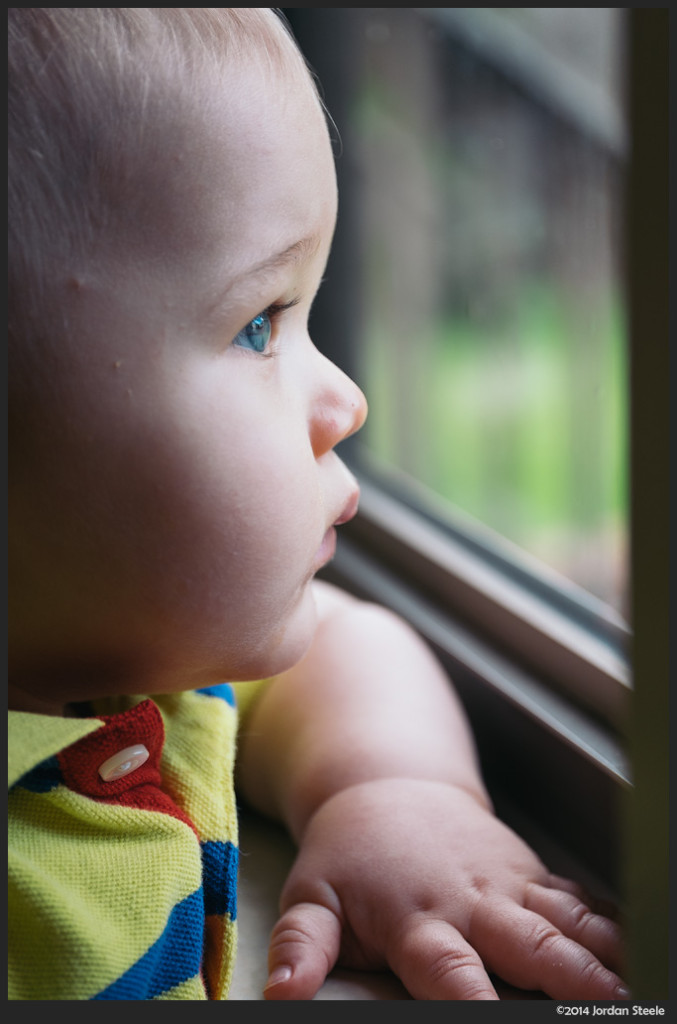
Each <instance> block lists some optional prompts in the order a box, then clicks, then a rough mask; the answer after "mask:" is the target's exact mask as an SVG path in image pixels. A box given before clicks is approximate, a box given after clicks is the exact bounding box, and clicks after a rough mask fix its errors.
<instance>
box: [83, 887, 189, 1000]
mask: <svg viewBox="0 0 677 1024" xmlns="http://www.w3.org/2000/svg"><path fill="white" fill-rule="evenodd" d="M203 942H204V896H203V892H202V889H198V890H197V891H196V892H194V893H193V894H192V895H191V896H188V897H187V898H186V899H185V900H182V901H181V903H178V904H177V905H176V906H175V907H174V909H173V910H172V912H171V914H170V916H169V920H168V922H167V926H166V928H165V930H164V931H163V933H162V935H161V936H160V937H159V939H158V940H157V942H154V943H153V945H152V946H151V947H150V949H149V950H148V952H147V953H145V954H144V955H143V956H142V957H141V958H140V959H139V960H137V961H136V963H135V964H133V965H132V966H131V967H130V968H129V969H128V970H127V971H125V973H124V974H122V975H121V976H120V977H119V978H118V979H117V981H114V982H113V983H112V984H111V985H109V986H108V987H107V988H105V989H103V991H102V992H99V993H98V994H97V995H95V996H93V999H154V998H155V997H156V996H159V995H162V994H163V993H165V992H168V991H169V990H170V989H172V988H175V987H176V986H177V985H180V984H182V983H183V982H185V981H188V980H190V978H194V977H195V976H196V975H197V974H199V972H200V966H201V964H202V947H203Z"/></svg>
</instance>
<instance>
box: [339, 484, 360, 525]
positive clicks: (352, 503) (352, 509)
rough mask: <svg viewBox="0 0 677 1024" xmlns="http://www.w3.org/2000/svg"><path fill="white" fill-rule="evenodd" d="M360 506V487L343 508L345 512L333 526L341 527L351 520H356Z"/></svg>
mask: <svg viewBox="0 0 677 1024" xmlns="http://www.w3.org/2000/svg"><path fill="white" fill-rule="evenodd" d="M359 504H360V489H359V487H357V488H356V489H355V490H354V491H353V492H352V494H351V495H350V497H349V498H348V500H347V502H346V503H345V505H344V506H343V511H342V512H341V514H340V515H339V517H338V519H335V520H334V524H333V525H334V526H341V525H342V523H347V522H349V521H350V520H351V519H354V518H355V516H356V515H357V509H358V507H359Z"/></svg>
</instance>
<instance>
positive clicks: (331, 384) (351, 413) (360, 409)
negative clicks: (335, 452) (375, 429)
mask: <svg viewBox="0 0 677 1024" xmlns="http://www.w3.org/2000/svg"><path fill="white" fill-rule="evenodd" d="M321 358H322V359H323V361H324V364H325V365H324V367H323V369H324V383H323V386H321V387H320V388H319V389H318V392H317V395H316V401H315V403H314V405H313V416H312V424H311V441H312V445H313V451H314V453H315V456H316V457H317V456H319V455H323V454H324V452H326V451H330V450H331V449H332V448H334V447H335V446H336V445H337V444H338V443H339V442H340V441H344V440H345V439H346V438H347V437H350V435H351V434H354V433H356V431H358V430H359V429H360V427H361V426H362V425H363V424H364V421H365V420H366V418H367V400H366V398H365V396H364V394H363V392H362V391H361V389H360V388H359V387H358V386H357V384H355V382H354V381H353V380H351V379H350V377H348V376H347V375H346V374H345V373H344V372H343V371H342V370H340V369H339V368H338V367H337V366H335V365H334V364H333V363H330V362H329V360H328V359H326V358H325V357H324V356H322V357H321Z"/></svg>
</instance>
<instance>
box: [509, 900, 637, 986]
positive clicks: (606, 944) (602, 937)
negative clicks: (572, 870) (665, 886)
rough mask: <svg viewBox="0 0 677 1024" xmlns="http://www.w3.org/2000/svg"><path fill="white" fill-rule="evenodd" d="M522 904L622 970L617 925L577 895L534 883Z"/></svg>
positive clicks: (612, 967)
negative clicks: (597, 912)
mask: <svg viewBox="0 0 677 1024" xmlns="http://www.w3.org/2000/svg"><path fill="white" fill-rule="evenodd" d="M525 907H526V908H527V910H532V911H534V912H535V913H536V914H540V916H541V917H544V918H545V919H546V920H548V921H550V922H551V923H552V924H554V925H555V927H556V928H559V930H560V931H561V932H562V933H563V934H564V935H566V936H568V938H570V939H574V940H575V941H576V942H578V943H579V945H581V946H584V947H585V948H586V949H589V950H590V952H591V953H594V954H595V956H596V957H597V958H598V960H601V962H602V963H603V964H604V965H605V966H606V967H609V968H610V969H611V970H612V971H616V972H617V973H621V972H622V971H623V970H624V959H623V941H622V932H621V929H620V927H619V926H618V925H617V924H616V923H615V922H614V921H610V920H609V918H607V917H602V916H601V915H599V914H595V913H593V911H592V910H591V909H590V907H589V906H588V905H587V903H586V902H585V901H584V900H583V899H582V898H581V897H580V896H579V895H577V894H576V895H575V894H574V893H571V892H563V891H562V890H561V889H546V888H543V887H542V886H540V885H534V886H531V887H530V889H529V891H528V893H527V897H526V900H525Z"/></svg>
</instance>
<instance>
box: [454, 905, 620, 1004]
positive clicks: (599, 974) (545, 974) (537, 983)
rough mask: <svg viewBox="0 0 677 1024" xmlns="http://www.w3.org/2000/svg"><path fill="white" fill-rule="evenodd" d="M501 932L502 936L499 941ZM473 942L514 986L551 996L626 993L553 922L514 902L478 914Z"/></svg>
mask: <svg viewBox="0 0 677 1024" xmlns="http://www.w3.org/2000/svg"><path fill="white" fill-rule="evenodd" d="M500 936H504V938H503V940H502V941H501V938H500ZM470 938H471V940H472V942H473V943H474V944H475V946H476V947H477V949H478V950H479V951H480V953H482V954H483V955H484V956H485V958H486V961H487V965H488V967H489V969H490V970H491V971H492V972H493V973H495V974H498V975H499V976H500V977H501V978H502V979H503V980H504V981H507V982H509V983H510V984H511V985H515V986H516V987H517V988H522V989H527V990H532V991H541V992H545V993H546V994H547V995H549V996H551V997H552V998H553V999H598V1000H602V999H627V998H628V996H629V993H628V990H627V988H626V986H625V985H624V984H623V982H622V981H621V979H620V978H619V977H618V975H616V974H614V973H613V972H612V971H610V970H609V969H608V968H607V967H605V966H604V965H603V964H602V963H601V962H600V960H598V958H597V957H596V956H595V955H594V954H593V953H592V952H591V951H590V950H589V949H586V948H585V947H584V946H582V945H580V944H579V943H578V942H576V941H574V939H571V938H568V937H567V936H566V935H563V934H562V932H561V931H560V930H559V928H557V927H556V926H555V925H554V924H553V923H552V922H550V921H548V920H546V919H545V918H543V917H541V915H540V914H536V913H534V912H533V911H532V910H525V909H523V908H522V907H519V906H516V905H515V904H505V905H504V906H502V907H497V906H495V905H494V906H493V907H492V908H491V912H490V913H483V914H482V915H479V914H478V915H476V918H475V920H474V921H473V926H472V934H471V936H470Z"/></svg>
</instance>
